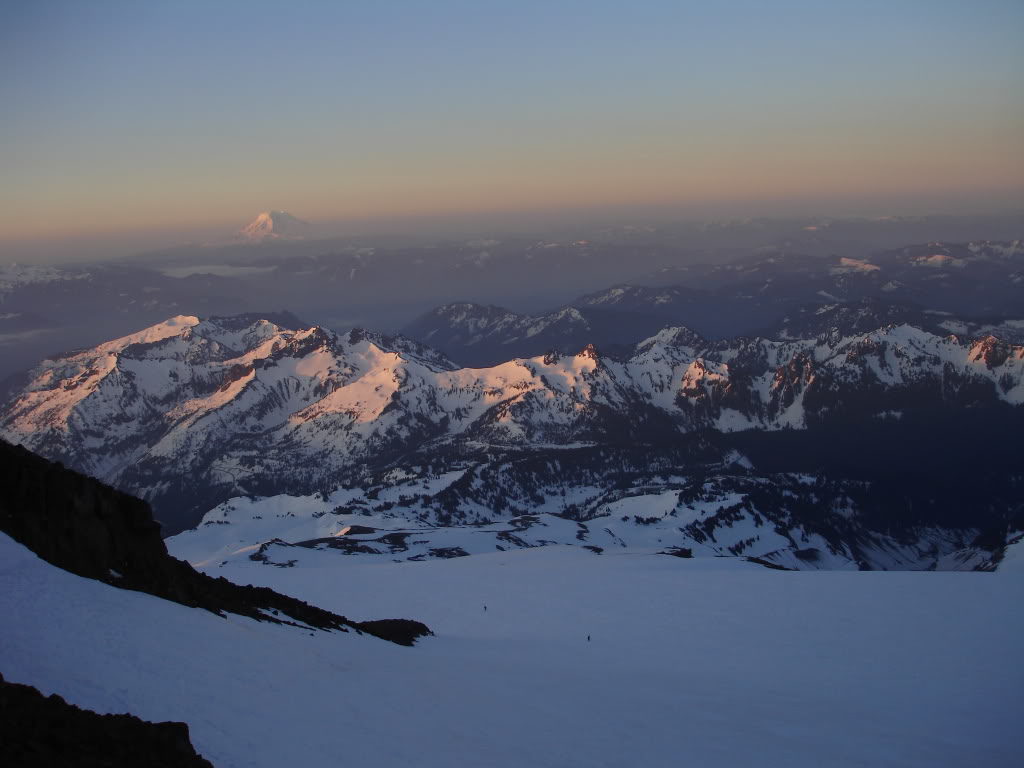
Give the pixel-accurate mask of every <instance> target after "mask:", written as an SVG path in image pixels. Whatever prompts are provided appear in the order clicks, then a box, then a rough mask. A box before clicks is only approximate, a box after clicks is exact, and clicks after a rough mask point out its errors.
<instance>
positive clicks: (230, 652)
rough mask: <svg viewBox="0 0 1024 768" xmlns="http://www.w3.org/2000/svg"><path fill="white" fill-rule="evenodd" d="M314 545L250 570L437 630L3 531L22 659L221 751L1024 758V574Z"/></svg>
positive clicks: (69, 690)
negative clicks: (250, 601) (408, 643)
mask: <svg viewBox="0 0 1024 768" xmlns="http://www.w3.org/2000/svg"><path fill="white" fill-rule="evenodd" d="M310 554H311V556H310V557H306V558H303V559H302V561H301V563H300V564H299V565H297V566H296V567H292V568H273V567H267V566H265V565H263V564H261V563H258V562H252V561H248V562H249V564H248V565H245V564H244V561H239V562H238V563H236V564H235V565H236V567H235V568H234V569H233V570H232V573H231V575H232V577H233V578H235V579H236V580H240V581H242V582H243V583H245V582H246V581H252V582H253V583H257V584H265V585H268V586H272V587H274V588H275V589H278V590H280V591H283V592H285V593H287V594H292V595H295V596H297V597H300V598H302V599H305V600H308V601H311V602H314V603H316V604H318V605H321V606H322V607H324V608H328V609H330V610H333V611H337V612H340V613H343V614H345V615H347V616H349V617H350V618H353V619H365V618H380V617H385V616H407V617H410V618H416V619H420V620H422V621H425V622H426V623H427V624H428V625H429V626H430V627H431V628H432V629H433V630H434V632H435V634H436V636H435V637H430V638H426V639H423V640H421V641H420V642H419V643H418V645H417V647H415V648H401V647H398V646H394V645H392V644H389V643H386V642H382V641H379V640H376V639H373V638H370V637H366V636H355V635H353V634H339V633H324V632H313V633H310V632H309V631H307V630H303V629H298V628H291V627H285V626H277V625H269V624H261V623H257V622H253V621H250V620H246V619H241V618H238V617H234V616H231V617H229V618H227V619H223V618H219V617H217V616H214V615H212V614H210V613H207V612H204V611H202V610H199V609H189V608H185V607H183V606H181V605H178V604H174V603H169V602H166V601H163V600H160V599H158V598H155V597H152V596H149V595H146V594H141V593H135V592H127V591H122V590H118V589H115V588H113V587H109V586H107V585H104V584H101V583H99V582H95V581H90V580H87V579H82V578H79V577H77V576H73V575H71V574H69V573H67V572H64V571H61V570H59V569H57V568H54V567H52V566H50V565H48V564H46V563H44V562H42V561H40V560H39V559H37V558H36V557H35V556H34V555H33V554H31V553H30V552H29V551H28V550H26V549H24V548H23V547H21V546H20V545H18V544H16V543H14V542H13V541H12V540H11V539H9V538H7V537H6V536H2V535H0V612H2V615H3V616H5V617H7V618H6V620H5V626H4V630H3V632H2V633H0V671H2V672H3V674H4V675H5V677H7V678H8V679H10V680H12V681H15V682H21V683H28V684H32V685H35V686H37V687H38V688H40V689H41V690H42V691H43V692H44V693H52V692H57V693H60V694H61V695H62V696H65V697H66V698H67V699H68V701H70V702H71V703H74V704H77V705H79V706H83V707H89V708H92V709H95V710H98V711H100V712H122V711H125V710H127V711H130V712H132V713H134V714H137V715H139V716H140V717H143V718H146V719H149V720H168V719H170V720H184V721H186V722H188V723H189V725H190V728H191V733H192V741H193V743H194V744H195V746H196V749H197V750H198V751H199V752H200V753H202V754H203V755H204V756H205V757H206V758H208V759H209V760H211V761H212V762H213V763H214V764H215V765H216V766H218V768H230V767H232V766H280V765H297V766H298V765H301V766H337V765H373V766H408V765H417V766H453V765H472V766H510V767H511V766H552V767H554V766H558V767H560V768H564V767H565V766H587V767H588V768H589V767H591V766H679V765H697V766H775V765H778V766H814V767H815V768H817V767H818V766H822V765H828V766H922V768H924V767H927V768H935V767H936V766H969V765H1009V764H1012V763H1014V762H1015V761H1016V760H1017V759H1019V753H1020V749H1019V737H1018V727H1019V721H1020V714H1021V711H1022V705H1024V666H1022V665H1021V664H1020V638H1021V636H1022V634H1024V610H1022V606H1024V577H1022V574H1021V573H1019V572H1006V573H912V572H890V573H884V572H869V573H858V572H815V573H799V572H781V571H774V570H769V569H766V568H762V567H759V566H756V565H753V564H750V563H747V562H745V561H743V560H740V559H736V558H695V559H690V560H686V559H680V558H675V557H668V556H660V555H651V554H636V553H632V552H630V551H624V552H623V553H621V554H618V553H606V554H603V555H594V554H592V553H590V552H587V551H583V550H580V549H578V548H573V547H561V546H550V547H542V548H533V549H524V550H515V551H508V552H495V553H492V554H486V555H472V556H469V557H460V558H455V559H450V560H430V561H425V562H401V563H390V562H367V561H363V560H361V559H360V558H345V557H337V556H336V555H335V554H334V553H330V552H312V553H310ZM211 572H212V573H214V575H219V574H217V572H216V570H215V569H214V570H212V571H211ZM485 606H486V609H485ZM588 636H589V638H590V639H589V641H588Z"/></svg>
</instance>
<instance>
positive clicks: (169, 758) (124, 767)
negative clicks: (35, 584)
mask: <svg viewBox="0 0 1024 768" xmlns="http://www.w3.org/2000/svg"><path fill="white" fill-rule="evenodd" d="M0 763H2V764H3V765H8V766H18V768H35V767H36V766H39V767H40V768H65V766H69V767H70V766H75V767H76V768H94V767H95V768H137V767H138V766H149V768H213V765H212V764H211V763H210V761H208V760H205V759H204V758H203V757H202V756H201V755H199V754H197V753H196V750H195V748H194V747H193V746H192V742H191V740H190V739H189V733H188V725H186V724H185V723H175V722H166V723H150V722H147V721H146V720H140V719H139V718H137V717H135V716H134V715H128V714H125V715H100V714H97V713H96V712H91V711H89V710H87V709H79V708H78V707H76V706H74V705H72V704H68V703H67V702H66V701H64V699H62V698H61V697H60V696H57V695H56V694H54V695H52V696H43V694H41V693H40V692H39V691H38V690H36V689H35V688H33V687H31V686H28V685H20V684H18V683H10V682H7V681H5V680H4V678H3V675H0Z"/></svg>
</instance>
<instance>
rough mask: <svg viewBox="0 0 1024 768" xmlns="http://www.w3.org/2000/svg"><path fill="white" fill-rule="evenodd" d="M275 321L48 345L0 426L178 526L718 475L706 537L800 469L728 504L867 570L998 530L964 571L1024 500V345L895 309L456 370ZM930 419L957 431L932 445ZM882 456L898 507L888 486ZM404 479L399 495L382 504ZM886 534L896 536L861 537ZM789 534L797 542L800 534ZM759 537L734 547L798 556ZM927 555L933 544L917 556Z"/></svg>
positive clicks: (522, 507) (458, 505)
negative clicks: (341, 494) (309, 503)
mask: <svg viewBox="0 0 1024 768" xmlns="http://www.w3.org/2000/svg"><path fill="white" fill-rule="evenodd" d="M289 319H291V318H287V317H278V318H277V320H279V321H281V322H284V321H286V320H289ZM288 324H292V325H293V323H288ZM286 325H287V324H286ZM286 325H284V326H283V325H279V324H278V323H275V322H271V321H269V320H266V319H255V318H254V317H252V316H243V317H237V318H210V319H207V320H200V319H199V318H196V317H188V316H180V317H175V318H172V319H170V320H168V321H166V322H164V323H161V324H158V325H156V326H153V327H151V328H148V329H146V330H145V331H142V332H139V333H136V334H132V335H130V336H127V337H124V338H121V339H117V340H114V341H111V342H108V343H105V344H102V345H100V346H98V347H96V348H93V349H88V350H83V351H81V352H78V353H75V354H72V355H68V356H65V357H60V358H56V359H53V360H48V361H44V362H43V363H42V364H41V365H40V366H39V367H38V368H36V369H35V371H33V373H32V374H31V376H30V381H29V383H28V385H27V386H26V387H25V388H24V389H22V390H21V391H20V392H18V393H17V394H16V395H15V396H14V397H13V398H12V399H11V400H10V402H9V403H8V404H7V405H6V407H4V409H3V411H2V412H0V434H2V435H3V437H4V438H5V439H8V440H10V441H12V442H18V443H21V444H23V445H25V446H26V447H29V448H30V449H32V450H33V451H36V452H38V453H40V454H42V455H44V456H47V457H49V458H52V459H58V460H60V461H63V462H65V463H66V464H68V465H69V466H72V467H74V468H76V469H79V470H80V471H83V472H86V473H89V474H92V475H94V476H97V477H99V478H101V479H103V480H105V481H107V482H110V483H112V484H114V485H116V486H117V487H119V488H122V489H126V490H130V491H133V492H136V493H139V494H142V495H144V496H145V497H146V498H147V499H148V500H150V501H151V502H152V503H153V504H154V505H155V507H156V510H157V514H158V517H160V519H161V520H162V521H163V522H164V524H165V526H166V529H167V530H168V531H169V532H172V533H173V532H176V531H180V530H182V529H184V528H187V527H190V526H193V525H195V524H196V523H197V522H199V521H200V519H201V518H202V517H203V515H204V514H205V513H206V512H207V511H208V510H211V509H212V508H214V507H215V506H217V505H218V504H223V503H224V502H226V501H227V500H229V499H231V498H233V497H238V496H259V497H266V496H274V495H276V494H282V493H288V494H312V493H314V492H315V493H318V494H320V495H321V497H322V498H323V499H325V500H326V499H327V498H328V497H332V498H333V496H332V494H335V493H336V492H337V490H338V489H342V488H349V489H357V490H356V492H355V495H351V494H348V495H346V496H345V498H347V499H348V501H347V502H346V503H345V504H341V505H340V506H342V507H345V508H347V509H348V512H349V513H352V514H357V513H358V512H359V511H360V510H363V511H370V510H375V512H373V514H380V513H388V512H389V510H390V511H391V513H393V514H399V513H401V515H400V516H402V517H404V518H406V519H409V518H412V519H420V520H423V521H425V522H429V523H430V524H431V525H438V524H441V525H454V524H466V523H470V524H487V523H493V522H495V521H504V520H510V519H513V518H517V517H522V516H523V515H528V514H533V513H537V512H541V513H543V512H554V513H557V514H559V515H562V516H564V517H566V518H567V519H570V520H579V521H580V522H586V521H590V520H596V519H598V518H601V517H603V516H607V515H610V514H612V510H611V509H610V508H609V507H608V504H609V503H610V502H611V501H613V500H614V499H616V498H622V497H625V496H631V495H637V494H638V493H640V495H644V494H650V493H654V494H655V495H658V494H664V493H671V494H674V497H675V498H678V499H679V500H680V502H682V501H683V498H684V496H686V495H687V494H696V496H694V498H695V499H696V498H704V497H705V494H706V493H708V492H709V491H706V490H701V488H702V485H701V484H702V483H704V482H705V481H704V480H700V479H699V478H702V477H709V476H712V477H718V478H719V479H718V480H715V481H714V483H715V487H716V488H719V489H720V490H719V491H715V492H712V493H711V496H709V497H708V498H709V499H713V498H716V495H715V494H724V495H722V496H721V503H716V504H713V505H711V506H710V507H708V508H707V514H710V515H711V516H712V518H711V522H708V523H707V526H710V527H705V528H702V529H701V530H705V531H706V532H705V534H702V535H704V536H710V537H712V538H715V537H716V536H717V534H715V530H717V528H718V527H719V526H722V525H725V526H726V527H731V525H732V523H731V522H730V520H733V518H731V517H729V516H728V515H726V516H725V517H721V515H720V513H721V512H722V508H723V507H722V504H724V505H725V507H729V506H730V505H731V504H734V503H739V500H740V499H741V498H743V497H742V496H737V497H734V496H730V494H731V493H733V492H734V491H731V490H728V489H730V488H736V489H739V488H754V487H762V488H763V489H765V491H767V490H768V489H770V488H778V487H781V486H780V484H781V485H782V486H784V485H786V484H787V483H788V484H792V483H793V482H796V483H797V484H796V485H793V486H792V487H793V488H794V489H798V488H800V487H802V486H800V482H803V481H798V480H794V479H790V480H781V479H779V478H778V477H777V478H776V479H775V480H769V478H771V477H775V476H776V475H777V474H778V473H779V472H783V473H785V472H794V471H799V472H803V473H804V474H806V475H807V476H808V477H809V478H810V479H809V480H808V482H810V483H812V485H814V487H815V488H818V490H815V491H813V492H810V491H808V493H809V495H806V498H804V500H803V501H799V503H798V502H797V501H793V502H792V504H791V503H790V502H788V501H786V500H785V498H783V497H779V498H776V499H775V501H774V502H771V501H762V502H759V503H757V504H754V506H752V507H749V509H748V508H747V507H745V506H743V505H742V504H741V507H742V508H743V509H747V512H743V513H742V514H744V515H747V514H750V515H754V519H756V520H760V521H761V523H759V524H758V525H757V526H755V527H759V526H763V525H765V524H768V523H766V522H765V521H770V520H775V521H776V523H774V525H777V526H781V527H782V529H784V530H790V531H793V530H795V529H794V525H795V523H794V522H793V520H794V518H793V517H792V515H793V514H796V513H795V512H794V506H793V505H797V506H798V507H800V508H803V507H802V506H800V505H805V506H806V511H805V512H801V513H799V514H798V518H797V519H798V521H799V525H798V526H797V527H800V528H801V530H804V531H805V533H806V532H807V531H808V530H812V529H813V530H814V531H815V532H816V535H819V536H822V537H824V540H826V541H829V542H830V546H832V547H833V549H832V550H829V551H831V552H832V555H830V557H831V556H833V555H834V556H835V557H840V558H841V561H842V562H850V563H853V564H857V565H859V566H860V567H872V566H871V563H875V567H886V566H885V565H884V563H889V565H890V566H895V565H901V566H903V567H907V566H908V565H910V566H913V567H927V563H931V564H932V566H931V567H935V563H937V562H938V561H937V560H936V559H935V558H937V557H938V558H941V557H945V556H946V555H951V554H952V553H953V552H957V551H960V550H962V549H964V548H965V547H967V548H970V546H972V545H971V542H974V541H976V540H978V537H979V536H982V534H983V533H985V532H986V531H988V533H987V534H986V535H987V536H989V537H990V538H989V539H982V541H985V542H987V543H986V547H988V548H987V549H985V548H982V549H984V552H981V551H979V550H977V548H975V549H974V550H971V551H972V552H973V554H969V555H964V556H963V557H965V558H966V560H964V561H963V562H969V563H972V564H973V566H972V567H975V566H981V565H983V564H984V563H985V562H989V561H993V558H997V556H998V551H999V549H1000V547H1001V546H1003V545H1004V544H1005V542H1006V536H1007V535H1008V532H1009V527H1008V526H1009V525H1010V523H1009V520H1010V519H1011V518H1013V516H1014V515H1019V514H1020V513H1021V509H1020V508H1021V503H1020V499H1019V493H1017V492H1016V491H1015V490H1014V488H1015V487H1016V486H1015V483H1017V482H1018V480H1019V479H1020V478H1019V475H1020V468H1019V466H1016V465H1015V463H1014V462H1013V461H1012V458H1011V457H1012V456H1014V455H1015V451H1014V450H1013V449H1012V448H1009V447H1008V446H1010V445H1012V444H1013V443H1015V442H1016V441H1017V440H1018V439H1019V433H1018V432H1017V431H1016V430H1017V429H1019V428H1020V427H1021V426H1022V415H1024V409H1021V407H1020V405H1021V404H1022V403H1024V347H1022V346H1019V345H1014V344H1011V343H1008V342H1005V341H1002V340H999V339H997V338H995V337H992V336H987V337H984V338H981V339H977V340H974V341H971V340H967V339H964V340H959V339H957V338H955V337H951V336H938V335H935V334H932V333H930V332H928V331H926V330H922V329H920V328H916V327H913V326H909V325H889V326H886V327H882V328H878V329H875V330H873V331H871V332H868V333H862V334H854V335H847V334H844V333H842V332H841V331H839V330H838V329H833V331H831V332H829V333H826V334H822V335H820V336H818V337H816V338H809V339H800V340H787V341H777V340H768V339H761V338H754V339H736V340H732V341H719V342H708V341H705V340H704V339H703V338H701V337H700V336H699V335H697V334H695V333H693V332H692V331H689V330H687V329H683V328H666V329H663V330H662V331H660V332H659V333H657V334H655V335H654V336H652V337H650V338H648V339H646V340H644V341H643V342H642V343H641V344H639V345H637V346H636V347H635V348H634V349H633V351H632V353H631V354H630V355H629V356H628V357H626V358H623V359H614V358H610V357H606V356H603V355H602V354H601V353H600V352H598V351H597V350H596V349H595V348H594V347H592V346H588V347H585V348H584V349H582V350H580V351H578V352H577V353H576V354H573V355H560V354H550V355H546V356H538V357H534V358H528V359H513V360H509V361H507V362H505V363H502V364H500V365H497V366H493V367H490V368H483V369H469V368H459V367H458V366H456V365H455V364H454V363H452V362H450V361H449V360H448V359H447V358H445V357H444V356H442V355H440V354H438V353H437V352H435V351H433V350H431V349H430V348H428V347H425V346H422V345H420V344H417V343H416V342H412V341H409V340H407V339H404V338H401V337H388V336H383V335H380V334H374V333H370V332H366V331H360V330H355V331H352V332H350V333H347V334H344V335H339V334H336V333H334V332H331V331H328V330H326V329H323V328H319V327H311V328H295V327H286ZM939 435H943V438H942V439H946V440H948V441H949V442H948V444H946V445H944V446H942V447H941V449H940V448H939V445H940V444H941V440H936V438H937V437H938V436H939ZM773 436H774V437H773ZM978 440H981V441H982V447H983V451H984V456H985V457H986V458H985V461H984V462H981V461H980V460H981V456H982V454H981V453H979V452H978V451H977V450H976V447H975V446H974V445H973V443H974V442H976V441H978ZM922 442H923V443H924V444H925V445H924V446H923V447H922V446H921V443H922ZM909 446H914V448H913V450H911V449H910V448H909ZM897 449H898V451H899V452H897V453H896V454H895V455H894V454H893V453H892V451H893V450H897ZM937 450H940V451H941V452H940V453H939V454H936V451H937ZM908 452H909V453H908ZM993 455H994V456H996V457H997V458H995V459H993V458H992V456H993ZM950 460H955V462H956V464H957V465H958V467H959V468H960V469H961V470H962V471H968V472H973V473H975V474H974V477H975V482H974V483H973V484H972V488H971V491H970V493H971V498H972V499H973V504H974V506H971V507H969V508H965V507H963V506H962V502H963V493H962V492H961V491H959V490H954V491H950V489H949V488H948V480H949V475H948V474H947V472H948V468H949V466H948V463H949V461H950ZM1007 462H1010V463H1009V464H1007ZM726 467H728V468H729V469H723V468H726ZM897 470H898V471H897ZM936 470H940V475H939V476H938V477H936ZM894 471H895V472H896V474H897V475H898V476H899V477H900V478H901V480H900V485H899V487H900V494H901V495H900V496H899V497H898V498H899V499H900V500H898V501H897V500H894V499H893V498H890V497H889V495H888V493H886V494H880V491H879V490H878V489H880V488H883V487H888V485H887V484H889V483H891V482H892V478H893V477H894V475H893V472H894ZM396 472H397V473H398V474H397V475H396V474H394V473H396ZM453 473H454V474H453ZM905 473H909V474H905ZM442 476H444V477H447V478H449V481H448V482H446V483H445V484H443V486H442V487H437V488H435V490H433V491H431V490H429V488H430V487H431V483H432V482H433V481H432V480H431V478H437V477H442ZM485 477H486V478H487V479H486V480H484V479H483V478H485ZM790 477H791V478H792V477H795V476H790ZM915 477H916V479H914V478H915ZM730 478H732V479H730ZM756 478H762V479H761V480H757V479H756ZM906 478H911V479H909V480H907V479H906ZM865 482H867V483H869V486H864V485H863V483H865ZM396 483H397V484H399V485H401V484H403V483H407V484H408V487H409V490H408V492H405V493H403V494H401V495H400V497H399V498H398V499H397V500H392V501H390V502H389V503H388V504H387V505H384V506H383V507H382V506H380V504H378V502H377V501H376V499H378V498H380V494H381V492H382V491H383V490H384V489H386V488H389V487H393V486H394V485H395V484H396ZM737 483H739V485H737ZM758 483H761V484H762V485H760V486H758ZM751 484H753V485H751ZM421 486H422V489H421ZM819 486H820V487H819ZM866 487H875V489H876V490H875V491H866V490H865V488H866ZM375 489H376V490H375ZM640 489H646V490H642V491H641V490H640ZM749 492H750V491H744V493H749ZM773 493H774V492H773ZM608 494H612V495H611V496H609V495H608ZM680 494H682V495H680ZM730 498H734V499H736V501H730V502H728V503H726V500H727V499H730ZM771 498H774V497H771ZM786 498H791V499H800V498H802V496H801V494H800V493H796V495H793V496H791V497H786ZM911 498H912V499H916V501H914V502H908V501H906V500H907V499H911ZM358 499H363V500H364V501H363V504H365V505H368V506H362V507H361V506H360V504H359V503H357V502H358ZM570 499H574V500H573V501H570ZM815 499H817V501H815ZM844 499H845V501H844ZM1012 499H1016V501H1011V500H1012ZM396 504H397V505H398V506H396ZM851 505H852V506H851ZM936 505H937V506H936ZM829 509H831V510H833V512H831V513H830V512H828V511H827V510H829ZM715 510H717V511H715ZM843 510H846V511H843ZM730 514H731V513H730ZM780 515H782V516H783V517H781V518H780V517H779V516H780ZM716 516H717V517H716ZM641 517H646V515H641ZM784 520H789V522H788V523H785V524H783V521H784ZM851 520H857V521H858V522H856V523H854V522H851ZM844 521H845V522H844ZM695 522H696V521H695ZM665 523H669V524H670V525H672V526H675V527H674V528H672V529H671V530H674V531H675V533H671V532H669V533H667V534H666V535H665V536H663V537H662V540H663V541H662V543H663V544H664V545H665V546H692V543H693V540H694V536H695V534H694V533H692V532H691V533H687V534H686V535H685V536H684V535H678V534H679V531H678V530H676V529H678V527H679V526H678V525H675V522H674V521H669V520H666V521H665ZM880 525H881V526H882V527H879V526H880ZM807 526H810V528H807ZM695 530H696V529H695ZM923 530H928V531H931V532H932V533H929V534H925V533H922V531H923ZM1000 531H1002V532H1001V533H1000ZM897 532H898V535H897ZM883 534H884V536H886V537H888V540H889V543H888V544H885V543H878V542H876V543H875V544H873V545H870V546H868V545H867V544H865V541H867V540H866V539H864V537H865V536H867V537H868V539H871V538H872V537H877V536H879V535H883ZM790 535H791V536H792V537H793V542H794V543H792V544H791V545H788V546H785V547H783V549H784V550H786V551H787V552H790V550H793V549H800V548H801V547H800V546H798V543H799V541H800V537H799V536H797V535H796V534H794V533H791V534H790ZM800 535H801V536H802V535H803V534H800ZM851 537H852V538H851ZM894 537H895V538H894ZM908 537H909V538H908ZM747 538H749V536H748V537H747ZM764 541H765V540H762V545H763V543H764ZM768 541H775V540H771V539H769V540H768ZM922 541H923V542H924V543H922ZM940 541H941V542H943V543H942V544H941V546H940V543H939V542H940ZM756 542H757V539H756V537H755V540H752V541H751V542H749V543H748V544H746V545H743V546H740V545H739V543H738V542H737V543H736V546H740V549H738V550H736V551H737V552H743V553H744V554H751V555H756V556H758V557H762V556H771V557H775V558H776V561H778V562H782V563H785V564H787V567H790V566H792V565H793V564H794V563H795V562H797V561H794V560H793V555H792V553H791V552H790V554H788V555H784V553H780V552H777V551H776V550H778V547H776V546H775V544H774V543H773V544H772V548H771V549H770V550H768V551H765V550H764V546H762V545H757V546H754V545H755V544H756ZM908 542H909V543H908ZM915 542H916V543H915ZM775 543H777V542H775ZM602 546H603V545H602ZM979 546H980V545H979ZM865 547H867V548H868V549H871V550H872V551H875V550H878V548H879V547H881V548H882V549H883V550H885V551H888V552H890V555H888V556H885V557H883V556H882V555H880V554H878V553H877V552H875V554H870V553H868V551H867V549H865ZM908 547H909V548H910V549H909V550H908V549H907V548H908ZM915 547H916V548H917V549H915ZM922 547H923V549H921V548H922ZM936 547H938V548H937V549H936ZM901 548H902V549H901ZM897 549H899V550H900V551H903V552H904V554H902V555H900V556H899V557H896V556H895V555H892V552H894V551H896V550H897ZM919 549H920V551H921V552H925V551H928V552H933V555H928V556H927V557H925V555H923V554H922V555H921V556H920V557H917V556H914V557H911V556H910V555H908V554H907V552H910V551H918V550H919ZM748 550H749V551H748ZM986 552H987V554H985V553H986ZM887 558H888V559H887ZM922 558H923V559H922ZM879 564H883V565H879Z"/></svg>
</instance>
